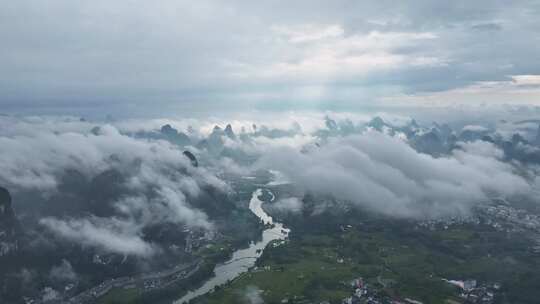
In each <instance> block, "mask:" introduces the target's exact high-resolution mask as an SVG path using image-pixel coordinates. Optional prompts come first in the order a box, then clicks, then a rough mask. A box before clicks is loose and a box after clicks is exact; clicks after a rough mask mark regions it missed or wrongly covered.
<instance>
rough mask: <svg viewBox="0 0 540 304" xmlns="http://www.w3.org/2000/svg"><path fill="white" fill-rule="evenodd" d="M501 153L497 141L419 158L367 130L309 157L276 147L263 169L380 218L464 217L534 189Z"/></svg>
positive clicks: (263, 161) (403, 143) (395, 140)
mask: <svg viewBox="0 0 540 304" xmlns="http://www.w3.org/2000/svg"><path fill="white" fill-rule="evenodd" d="M502 156H503V154H502V151H500V150H499V149H497V148H496V147H495V146H493V145H492V144H490V143H486V142H474V143H461V144H460V147H459V148H458V149H455V150H454V151H453V152H452V153H451V155H448V156H446V157H440V158H434V157H432V156H430V155H427V154H422V153H418V152H417V151H415V150H414V149H413V148H411V147H410V146H409V145H408V144H407V142H406V141H405V140H402V139H399V138H397V137H392V136H389V135H386V134H383V133H380V132H376V131H367V132H365V133H363V134H361V135H352V136H346V137H343V138H334V139H331V140H329V142H328V143H327V144H325V145H323V146H321V147H320V148H317V149H311V150H309V151H307V152H306V151H304V153H302V152H300V151H298V150H297V149H293V148H286V147H281V148H276V149H273V150H272V151H269V152H268V153H266V154H265V155H264V156H263V157H262V158H261V160H260V162H259V166H262V167H271V168H274V169H278V170H280V171H281V172H282V173H284V174H285V175H286V176H287V178H288V179H290V180H291V181H292V182H293V183H294V184H295V185H296V186H297V187H300V188H301V189H303V190H304V191H306V192H311V193H315V194H321V195H331V196H333V197H335V198H337V199H340V200H345V201H348V202H350V203H351V204H353V205H354V206H358V207H361V208H366V209H368V210H371V211H375V212H378V213H381V214H386V215H391V216H399V217H407V218H432V217H440V216H459V215H466V214H468V212H469V211H470V209H471V208H472V207H473V206H474V205H475V204H477V203H479V202H482V201H486V200H487V199H489V198H490V197H492V196H495V195H504V196H512V195H515V194H527V193H530V191H531V189H532V188H531V187H532V186H531V184H530V183H529V182H528V181H527V180H526V179H525V178H523V177H521V176H519V175H518V174H517V173H516V172H515V168H514V167H513V166H512V165H511V164H508V163H505V162H503V161H502ZM289 205H290V204H289ZM292 207H293V208H292V209H295V208H297V205H296V204H293V206H292Z"/></svg>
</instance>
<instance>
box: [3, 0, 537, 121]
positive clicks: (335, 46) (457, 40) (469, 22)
mask: <svg viewBox="0 0 540 304" xmlns="http://www.w3.org/2000/svg"><path fill="white" fill-rule="evenodd" d="M1 6H2V9H1V10H0V41H1V42H2V44H1V45H2V47H1V49H0V51H1V54H2V56H0V67H2V71H3V73H2V76H0V90H1V91H2V94H1V95H2V96H0V97H1V98H0V103H1V104H2V105H3V106H4V107H3V108H4V109H5V110H6V111H17V110H20V111H22V110H21V109H25V108H27V109H28V110H29V111H30V110H32V109H33V110H34V111H36V109H38V111H51V109H54V111H60V110H61V109H66V108H69V109H70V111H72V112H88V111H90V110H89V109H92V108H94V109H95V108H100V109H101V110H108V111H116V112H126V111H133V112H135V111H138V112H140V113H145V111H144V110H141V108H143V109H144V108H147V109H148V108H150V106H149V105H150V104H155V103H160V104H174V105H179V104H180V105H186V104H190V105H193V106H196V107H201V108H205V107H208V106H209V105H221V106H223V105H224V104H226V105H228V106H232V105H233V104H234V105H236V106H245V105H246V104H252V103H253V102H261V103H268V102H270V103H271V102H273V101H288V102H293V101H294V102H302V101H304V102H313V101H329V100H333V101H336V100H337V101H340V100H344V101H355V102H356V103H359V102H360V103H364V104H365V103H373V101H374V100H376V99H377V97H380V96H387V95H389V94H390V95H392V94H395V93H418V92H423V91H438V90H448V89H452V88H458V87H464V86H466V85H470V84H474V83H475V82H478V81H493V80H497V81H500V80H504V79H508V77H509V76H511V75H526V74H539V73H540V64H539V63H538V62H537V60H536V57H537V56H536V54H537V53H538V52H539V51H540V49H539V48H540V44H538V43H537V42H536V40H534V39H531V37H535V36H536V33H537V31H538V28H539V23H538V18H536V16H537V15H538V12H539V8H538V5H537V4H536V2H534V1H522V2H520V3H508V2H506V1H474V2H470V1H451V2H434V1H402V2H400V3H395V2H394V1H349V0H341V1H332V2H328V1H295V2H294V3H288V4H287V5H284V4H282V3H280V2H276V1H264V2H260V1H258V2H256V3H254V2H252V1H230V2H227V3H222V2H215V1H206V0H204V1H197V2H196V3H195V2H192V1H161V2H160V3H148V2H145V1H132V2H130V3H129V4H121V5H120V4H115V3H111V2H110V1H103V0H99V1H92V2H89V3H73V2H71V1H66V0H61V1H55V3H52V4H51V3H49V2H47V1H43V0H21V1H4V2H3V3H2V5H1ZM370 37H371V38H373V37H377V38H376V39H371V38H370ZM415 37H416V38H415ZM422 37H423V38H422ZM533 97H537V95H532V96H531V99H533ZM482 101H484V100H481V101H479V102H482ZM535 101H536V100H531V101H530V102H535ZM487 102H489V101H487ZM200 104H203V105H204V106H200ZM308 105H313V104H312V103H311V104H310V103H308ZM29 107H32V109H29Z"/></svg>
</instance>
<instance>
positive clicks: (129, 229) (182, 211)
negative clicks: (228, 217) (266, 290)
mask: <svg viewBox="0 0 540 304" xmlns="http://www.w3.org/2000/svg"><path fill="white" fill-rule="evenodd" d="M6 120H7V121H9V122H10V124H9V125H10V129H8V130H3V131H4V132H3V133H2V134H1V135H0V145H1V146H2V147H3V149H2V153H1V155H0V183H1V184H2V185H4V186H6V187H8V188H9V189H10V190H11V191H12V192H15V193H22V194H23V195H22V197H24V193H37V194H38V196H37V197H36V198H35V199H33V200H32V202H25V204H24V206H25V207H24V208H26V209H25V211H28V210H30V212H31V213H32V211H31V210H34V209H35V208H39V205H40V202H41V201H44V202H47V204H52V205H51V206H50V208H47V209H46V210H47V211H48V210H56V209H55V208H58V206H60V207H61V210H62V212H61V214H60V213H58V212H57V211H51V213H48V215H47V217H46V218H43V219H40V220H39V219H38V220H39V223H40V224H41V225H43V226H44V227H46V228H47V229H48V231H51V232H53V233H55V234H57V235H59V236H60V237H62V238H65V239H67V240H70V241H73V242H77V243H80V244H82V245H84V246H91V247H95V248H99V249H100V250H103V251H108V252H114V253H122V254H133V255H137V256H149V255H151V254H153V253H155V252H157V251H158V249H159V248H157V247H158V246H157V245H154V244H151V243H148V242H147V241H146V240H144V238H143V232H142V231H143V229H144V228H145V227H147V226H149V225H157V224H162V223H173V224H180V225H186V226H188V227H198V228H203V229H213V224H212V223H211V221H210V219H209V218H208V216H207V215H206V214H205V212H204V211H202V210H200V209H197V208H196V207H194V206H193V204H192V203H193V202H194V201H196V200H197V199H198V198H199V196H200V195H201V194H202V193H203V192H205V191H207V190H208V189H213V190H217V191H221V192H227V191H230V189H229V186H228V185H227V184H226V183H225V182H224V181H223V180H221V179H220V178H218V177H217V176H215V175H214V174H213V173H211V172H210V171H208V170H207V169H205V168H202V167H199V168H194V167H193V166H192V165H191V164H190V162H189V160H188V159H187V158H186V157H185V156H184V155H183V154H182V153H183V150H182V149H180V148H179V147H177V146H174V145H172V144H170V143H168V142H166V141H163V140H150V139H144V138H134V137H130V136H127V135H125V134H123V133H121V132H120V131H119V130H118V129H117V128H116V127H114V126H112V125H107V124H105V125H100V126H99V132H98V133H96V134H94V133H92V132H89V130H90V126H92V125H91V124H88V123H84V122H76V123H75V122H72V121H71V122H66V121H64V120H61V119H58V118H54V119H46V118H36V119H30V120H29V119H26V120H25V119H21V120H17V119H12V118H5V120H4V118H2V119H0V122H2V123H3V122H5V121H6ZM70 170H71V171H70ZM66 172H76V173H77V174H75V175H76V177H77V178H80V179H81V180H78V179H77V180H74V179H72V178H71V177H70V178H69V180H68V181H67V182H72V183H75V188H76V187H79V186H81V187H82V186H84V185H86V184H90V185H91V184H92V183H93V182H95V180H96V178H102V179H104V180H103V182H102V183H106V184H107V187H115V188H114V190H113V191H114V194H112V195H108V194H106V192H107V190H104V186H103V185H98V186H99V187H100V188H99V191H103V192H104V194H103V195H102V196H100V195H99V193H87V192H84V191H83V192H81V193H78V192H76V191H77V190H76V189H75V188H74V189H71V188H69V189H67V191H68V192H69V191H75V192H73V193H71V192H70V193H71V194H70V196H69V197H65V196H64V197H63V196H60V197H57V198H56V199H53V200H48V199H47V198H48V197H51V196H54V195H56V194H58V193H59V192H60V193H61V192H63V191H66V189H64V188H61V187H65V186H66V185H65V183H66V180H65V176H66V174H67V173H66ZM107 172H108V173H111V174H112V175H110V176H109V175H107V174H106V173H107ZM104 174H105V175H104ZM115 176H120V177H121V178H115ZM115 183H118V185H116V184H115ZM83 184H84V185H83ZM59 187H60V188H59ZM92 191H94V190H92ZM36 200H37V202H36ZM77 200H80V201H81V202H83V203H82V204H79V205H77V204H76V203H75V202H76V201H77ZM94 200H98V202H95V201H94ZM63 202H65V206H64V205H61V204H62V203H63ZM21 205H23V204H21ZM56 205H58V206H56ZM96 206H97V207H96ZM76 208H79V209H80V210H75V209H76ZM92 208H94V209H92ZM96 208H98V209H96ZM96 210H97V211H99V212H98V213H95V212H96ZM104 210H106V211H104ZM55 212H56V213H55ZM89 212H91V213H93V214H99V215H100V216H95V215H87V213H89Z"/></svg>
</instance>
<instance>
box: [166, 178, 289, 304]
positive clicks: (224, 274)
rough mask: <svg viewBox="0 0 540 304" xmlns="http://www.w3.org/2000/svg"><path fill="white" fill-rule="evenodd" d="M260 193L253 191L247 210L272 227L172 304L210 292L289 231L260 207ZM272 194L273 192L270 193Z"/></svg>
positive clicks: (234, 275) (243, 270)
mask: <svg viewBox="0 0 540 304" xmlns="http://www.w3.org/2000/svg"><path fill="white" fill-rule="evenodd" d="M261 194H262V189H257V190H256V191H254V192H253V194H252V196H251V200H250V201H249V210H251V212H253V213H254V214H255V215H256V216H257V217H258V218H259V219H261V220H262V221H263V222H264V223H266V224H274V226H273V228H268V229H265V230H263V233H262V240H260V241H259V242H257V243H251V244H250V245H249V247H248V248H244V249H239V250H237V251H235V252H234V253H233V255H232V257H231V258H230V259H229V260H228V261H226V262H224V263H221V264H218V265H216V267H215V268H214V274H215V276H214V277H212V278H210V279H208V281H206V282H205V283H204V284H203V285H202V286H201V287H199V288H198V289H195V290H191V291H189V292H188V293H187V294H186V295H184V296H183V297H182V298H180V299H179V300H176V301H175V302H174V304H183V303H187V302H189V301H190V300H192V299H194V298H196V297H198V296H201V295H204V294H206V293H208V292H212V291H213V290H214V288H215V287H216V286H220V285H223V284H225V283H227V281H230V280H232V279H234V278H236V277H238V276H239V275H240V274H242V273H244V272H246V271H248V270H249V268H251V267H253V266H254V265H255V261H256V260H257V259H258V258H259V257H260V256H261V254H262V252H263V250H264V248H265V247H266V245H268V244H269V243H270V242H271V241H273V240H282V239H285V238H286V237H287V235H288V233H289V229H287V228H284V227H283V224H281V223H278V222H274V220H273V219H272V217H271V216H270V215H268V214H267V213H266V212H264V210H263V209H262V204H263V202H262V201H261V200H260V199H259V196H260V195H261ZM272 196H273V194H272Z"/></svg>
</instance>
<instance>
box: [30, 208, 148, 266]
mask: <svg viewBox="0 0 540 304" xmlns="http://www.w3.org/2000/svg"><path fill="white" fill-rule="evenodd" d="M40 223H41V224H42V225H44V226H45V227H47V228H48V229H50V230H51V231H53V232H55V233H57V234H58V235H60V236H62V237H64V238H66V239H68V240H70V241H72V242H76V243H80V244H82V245H85V246H91V247H95V246H97V247H99V248H100V249H102V250H104V251H106V252H113V253H118V254H131V255H136V256H141V257H148V256H150V255H152V254H154V253H155V250H156V248H155V247H153V246H152V245H150V244H148V243H146V242H145V241H144V240H143V239H142V237H141V236H140V235H138V233H137V231H135V228H136V227H133V225H132V223H131V222H127V221H122V220H118V219H114V218H112V219H110V218H97V217H91V218H83V219H71V220H67V221H65V220H58V219H55V218H44V219H41V220H40Z"/></svg>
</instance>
